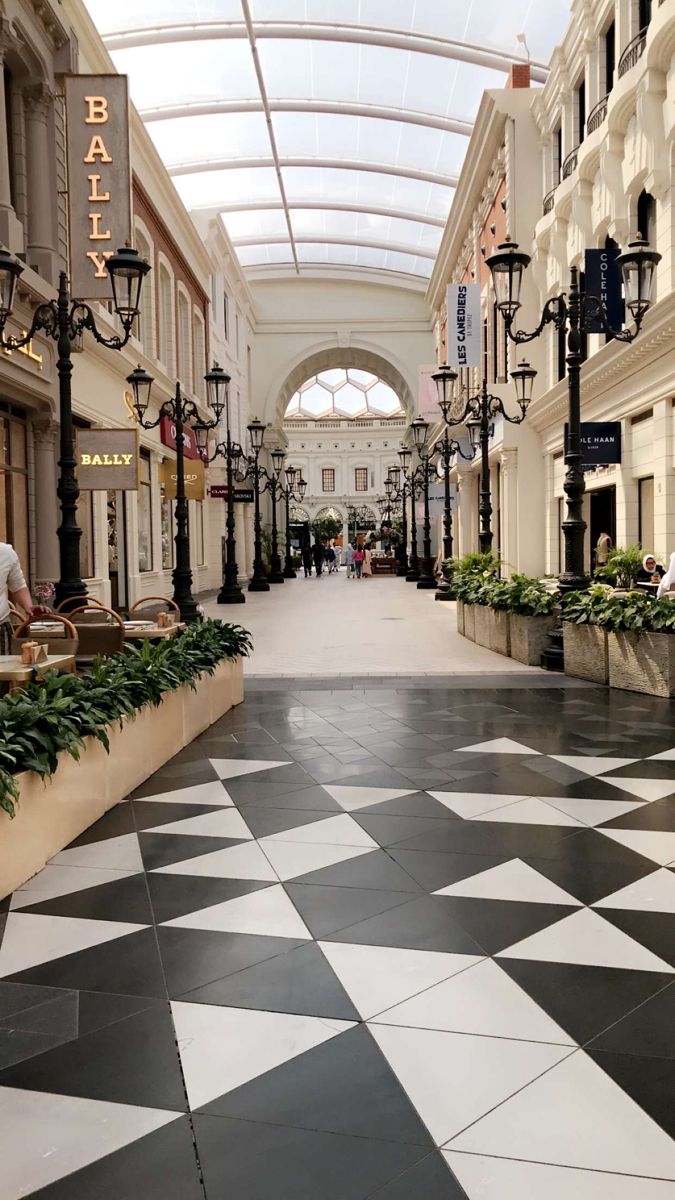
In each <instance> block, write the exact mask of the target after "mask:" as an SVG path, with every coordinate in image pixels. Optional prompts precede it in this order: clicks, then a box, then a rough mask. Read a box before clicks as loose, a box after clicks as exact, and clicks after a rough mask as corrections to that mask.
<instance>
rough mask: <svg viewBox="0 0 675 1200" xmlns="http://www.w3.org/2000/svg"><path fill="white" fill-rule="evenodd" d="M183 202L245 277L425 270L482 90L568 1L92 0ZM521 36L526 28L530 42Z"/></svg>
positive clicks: (541, 43) (535, 59) (498, 81)
mask: <svg viewBox="0 0 675 1200" xmlns="http://www.w3.org/2000/svg"><path fill="white" fill-rule="evenodd" d="M86 2H87V4H88V7H89V10H90V12H91V14H92V17H93V19H94V21H95V23H96V25H97V27H98V29H99V31H100V32H101V34H102V35H103V38H104V41H105V43H106V45H107V47H108V49H109V51H110V53H111V54H112V57H113V60H114V63H115V66H116V67H117V69H118V70H119V71H121V72H123V73H125V74H128V76H129V80H130V86H131V96H132V99H133V100H134V103H135V104H136V106H137V108H138V109H139V110H140V112H141V115H142V117H143V119H144V120H145V122H146V125H147V128H148V130H149V132H150V135H151V136H152V138H153V140H154V142H155V145H156V146H157V148H158V150H159V153H160V154H161V155H162V158H163V159H164V162H165V164H166V166H167V167H168V170H169V172H170V174H171V175H172V177H173V179H174V182H175V184H176V187H177V188H178V191H179V192H180V194H181V196H182V198H183V200H184V202H185V203H186V205H187V206H188V208H190V209H198V210H203V211H205V212H207V213H220V214H222V217H223V220H224V222H225V225H226V228H227V231H228V233H229V235H230V237H231V238H232V241H233V242H234V245H235V247H236V248H237V253H238V255H239V258H240V261H241V263H242V266H243V267H244V268H245V269H246V270H247V272H248V273H249V274H254V275H255V274H258V275H260V274H270V273H279V272H282V273H283V272H288V271H289V270H290V271H292V272H294V273H297V274H302V273H312V272H313V271H314V272H315V271H316V269H317V268H318V267H321V268H323V269H325V270H330V269H334V270H335V269H339V270H341V271H348V272H349V273H350V274H357V273H359V272H360V271H363V270H368V271H383V272H388V273H390V274H391V273H396V274H398V275H401V274H402V275H404V276H409V277H413V278H415V279H417V280H418V281H419V282H420V284H422V283H423V281H424V279H425V278H427V277H428V276H429V275H430V274H431V270H432V267H433V262H434V259H435V256H436V253H437V250H438V247H439V244H440V239H441V236H442V232H443V227H444V224H445V221H446V219H447V215H448V211H449V208H450V204H451V201H452V196H453V188H454V187H455V185H456V181H457V176H458V174H459V172H460V170H461V167H462V162H463V159H464V154H465V152H466V147H467V143H468V138H469V136H470V134H471V130H472V122H473V120H474V118H475V115H476V112H477V110H478V106H479V104H480V100H481V96H482V94H483V91H484V90H485V89H486V88H501V87H503V86H504V84H505V82H506V72H508V70H509V69H510V67H511V65H512V64H513V63H514V62H522V61H523V59H524V57H526V55H527V54H528V53H529V55H530V56H531V59H530V61H531V69H532V77H533V79H534V80H535V81H538V82H542V81H543V80H544V79H545V77H546V63H547V62H548V59H549V57H550V54H551V51H552V49H553V47H554V46H555V44H556V42H557V41H558V40H559V38H560V36H561V34H562V32H563V30H564V28H565V25H566V23H567V20H568V17H569V7H570V4H569V0H546V2H545V3H541V2H539V3H537V2H536V0H510V3H509V4H504V3H503V0H466V3H464V4H460V3H459V2H458V0H292V2H291V0H115V3H111V2H110V0H86ZM523 35H524V41H523Z"/></svg>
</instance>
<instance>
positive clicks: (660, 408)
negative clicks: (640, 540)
mask: <svg viewBox="0 0 675 1200" xmlns="http://www.w3.org/2000/svg"><path fill="white" fill-rule="evenodd" d="M653 431H654V443H653V445H654V451H653V454H654V458H653V462H654V549H655V550H658V552H659V553H660V554H663V555H664V557H667V555H668V554H669V553H670V552H671V550H672V548H673V546H674V545H675V472H674V471H673V466H672V463H673V453H675V436H674V431H673V409H672V407H671V400H670V397H667V398H665V399H663V400H657V401H656V403H655V404H654V424H653ZM664 565H665V564H664Z"/></svg>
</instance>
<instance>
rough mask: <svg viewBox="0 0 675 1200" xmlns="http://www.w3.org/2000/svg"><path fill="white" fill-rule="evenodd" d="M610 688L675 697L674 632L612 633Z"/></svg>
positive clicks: (608, 646)
mask: <svg viewBox="0 0 675 1200" xmlns="http://www.w3.org/2000/svg"><path fill="white" fill-rule="evenodd" d="M607 648H608V658H609V686H610V687H613V688H625V689H626V690H627V691H629V692H645V693H646V695H648V696H675V636H674V635H673V634H672V633H608V634H607Z"/></svg>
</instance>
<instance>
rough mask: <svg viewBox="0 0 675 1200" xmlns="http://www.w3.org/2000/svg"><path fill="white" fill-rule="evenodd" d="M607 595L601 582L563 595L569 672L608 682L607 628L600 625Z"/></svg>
mask: <svg viewBox="0 0 675 1200" xmlns="http://www.w3.org/2000/svg"><path fill="white" fill-rule="evenodd" d="M607 596H608V588H606V587H603V586H602V585H599V584H597V585H596V586H595V587H591V588H589V589H588V591H585V592H568V593H567V595H565V596H562V598H561V601H560V604H561V608H562V619H563V625H562V627H563V647H564V654H565V674H566V675H573V676H574V677H575V678H576V679H588V680H590V682H591V683H604V684H606V683H608V681H609V651H608V646H607V629H606V628H605V627H604V626H603V625H601V624H599V620H600V618H601V615H602V612H603V608H604V605H605V602H606V600H607Z"/></svg>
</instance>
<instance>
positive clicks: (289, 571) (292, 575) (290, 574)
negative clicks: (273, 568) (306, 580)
mask: <svg viewBox="0 0 675 1200" xmlns="http://www.w3.org/2000/svg"><path fill="white" fill-rule="evenodd" d="M297 578H298V576H297V573H296V572H295V571H294V570H293V568H292V566H291V564H290V563H289V564H288V566H287V567H284V579H297Z"/></svg>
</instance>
